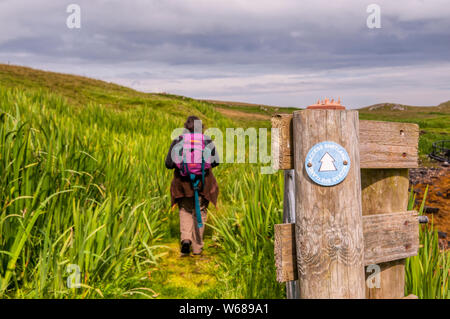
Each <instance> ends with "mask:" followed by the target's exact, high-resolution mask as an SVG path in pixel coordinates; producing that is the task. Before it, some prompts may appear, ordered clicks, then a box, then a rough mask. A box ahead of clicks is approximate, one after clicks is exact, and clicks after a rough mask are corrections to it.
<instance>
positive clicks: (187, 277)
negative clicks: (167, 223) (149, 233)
mask: <svg viewBox="0 0 450 319" xmlns="http://www.w3.org/2000/svg"><path fill="white" fill-rule="evenodd" d="M162 245H164V246H167V247H168V251H167V255H165V256H163V257H162V258H161V261H160V263H159V264H158V266H156V267H154V268H152V269H151V270H150V271H149V274H148V275H149V277H150V278H149V279H150V280H151V283H152V285H151V288H152V289H153V290H154V291H155V292H156V295H155V296H157V298H173V299H177V298H194V299H195V298H218V297H219V296H218V290H217V284H218V282H217V276H216V273H217V269H218V264H217V262H216V261H217V260H218V257H217V253H218V248H217V247H216V246H215V245H214V243H213V242H212V241H211V239H210V238H206V239H205V246H204V251H203V254H202V255H200V256H193V255H192V254H191V255H190V256H186V257H181V256H180V244H179V243H178V240H173V241H171V242H165V243H162Z"/></svg>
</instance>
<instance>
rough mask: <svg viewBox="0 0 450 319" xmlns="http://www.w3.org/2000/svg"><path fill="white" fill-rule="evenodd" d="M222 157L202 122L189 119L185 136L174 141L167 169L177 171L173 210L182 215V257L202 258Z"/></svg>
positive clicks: (217, 189) (173, 191) (169, 153)
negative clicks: (204, 236)
mask: <svg viewBox="0 0 450 319" xmlns="http://www.w3.org/2000/svg"><path fill="white" fill-rule="evenodd" d="M217 165H219V157H218V154H217V152H216V148H215V146H214V143H213V142H212V140H211V138H210V137H208V136H205V135H203V126H202V122H201V120H200V119H199V118H198V117H196V116H189V117H188V118H187V120H186V123H184V133H183V134H182V135H180V136H179V137H178V138H176V139H175V140H173V141H172V144H171V145H170V149H169V152H168V154H167V156H166V167H167V168H168V169H174V176H173V180H172V184H171V186H170V195H171V205H172V208H173V207H174V206H175V204H178V207H179V215H180V233H181V238H180V240H181V255H182V256H187V255H189V254H190V251H191V247H192V253H193V254H194V255H200V254H201V253H202V250H203V233H204V230H205V226H204V225H205V222H206V219H207V214H206V212H207V208H208V205H209V203H210V202H212V203H213V204H214V206H216V204H217V197H218V195H219V187H218V185H217V181H216V179H215V177H214V175H213V172H212V168H213V167H216V166H217Z"/></svg>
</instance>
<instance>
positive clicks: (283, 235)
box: [274, 223, 297, 282]
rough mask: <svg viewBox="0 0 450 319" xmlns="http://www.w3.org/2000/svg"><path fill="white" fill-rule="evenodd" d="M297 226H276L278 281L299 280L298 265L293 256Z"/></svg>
mask: <svg viewBox="0 0 450 319" xmlns="http://www.w3.org/2000/svg"><path fill="white" fill-rule="evenodd" d="M294 227H295V224H293V223H291V224H276V225H275V228H274V230H275V239H274V241H275V245H274V247H275V266H276V269H277V280H278V281H279V282H286V281H291V280H297V278H296V277H297V263H296V261H295V259H293V258H292V256H293V255H294V254H295V238H294V236H295V232H294Z"/></svg>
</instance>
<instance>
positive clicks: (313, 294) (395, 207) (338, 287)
mask: <svg viewBox="0 0 450 319" xmlns="http://www.w3.org/2000/svg"><path fill="white" fill-rule="evenodd" d="M272 127H275V128H278V129H279V132H280V134H279V139H278V140H276V137H275V139H274V140H273V141H272V142H273V143H278V146H279V152H278V158H274V159H273V162H274V166H275V168H278V169H283V170H286V172H285V200H284V205H285V207H284V210H285V211H284V217H285V218H284V222H285V224H279V225H275V263H276V267H277V279H278V281H280V282H288V284H287V296H288V298H298V297H300V298H402V297H403V296H404V260H405V258H407V257H409V256H413V255H416V254H417V251H418V248H419V235H418V231H419V227H418V224H419V220H418V216H417V213H416V212H413V211H407V202H408V183H409V181H408V168H414V167H417V162H418V152H417V150H418V137H419V129H418V126H417V125H416V124H409V123H391V122H378V121H359V119H358V112H357V111H353V110H345V108H344V107H342V106H341V105H340V103H336V102H328V101H325V103H320V102H319V103H318V104H316V105H314V106H311V107H309V108H308V109H306V110H300V111H296V112H294V113H293V115H290V114H279V115H276V116H274V117H273V118H272ZM335 145H337V146H335ZM326 147H331V148H330V151H327V150H326ZM333 147H335V148H336V149H335V150H337V153H336V152H335V153H332V152H331V151H332V148H333ZM315 153H317V154H315ZM343 153H345V154H346V155H345V156H348V157H345V160H342V158H341V159H338V157H339V156H340V155H339V154H343ZM307 154H313V155H314V154H315V155H316V157H317V156H319V157H317V158H316V159H315V160H312V157H311V156H312V155H310V156H309V157H308V158H307ZM324 154H325V155H324ZM330 154H331V156H330ZM333 154H334V155H333ZM319 159H320V160H319ZM326 161H328V162H326ZM342 161H343V162H345V163H344V164H342V163H341V162H342ZM346 162H348V163H346ZM333 170H335V171H336V172H327V171H333ZM339 170H341V171H343V170H345V174H343V172H339ZM293 173H294V181H295V182H294V183H292V174H293ZM338 175H339V176H341V177H342V176H344V175H345V176H344V178H343V179H342V178H341V179H339V180H338V178H337V177H339V176H338ZM321 176H322V177H321ZM323 176H331V177H330V178H328V179H325V180H324V177H323ZM321 179H322V180H321ZM333 180H335V181H336V182H335V183H334V184H333ZM322 182H328V183H329V184H324V183H322ZM323 185H328V186H323ZM293 194H295V196H293ZM292 197H295V201H294V202H293V199H292ZM294 211H295V214H293V212H294ZM293 215H295V220H294V218H293ZM373 265H376V266H379V268H377V267H373ZM367 266H369V268H367ZM365 267H366V268H365ZM373 269H375V271H376V269H380V271H381V272H380V273H379V280H378V281H377V282H378V283H379V285H367V284H366V279H370V278H368V277H369V276H371V275H373Z"/></svg>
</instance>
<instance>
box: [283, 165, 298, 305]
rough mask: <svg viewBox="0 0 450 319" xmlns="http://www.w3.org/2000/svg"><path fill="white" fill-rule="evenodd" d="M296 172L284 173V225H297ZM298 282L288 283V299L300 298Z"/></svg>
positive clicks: (286, 171) (287, 171) (291, 170)
mask: <svg viewBox="0 0 450 319" xmlns="http://www.w3.org/2000/svg"><path fill="white" fill-rule="evenodd" d="M294 178H295V172H294V170H293V169H290V170H285V171H284V198H283V223H295V181H294ZM299 294H300V291H299V287H298V280H292V281H288V282H286V297H287V299H298V298H299Z"/></svg>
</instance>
